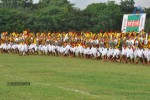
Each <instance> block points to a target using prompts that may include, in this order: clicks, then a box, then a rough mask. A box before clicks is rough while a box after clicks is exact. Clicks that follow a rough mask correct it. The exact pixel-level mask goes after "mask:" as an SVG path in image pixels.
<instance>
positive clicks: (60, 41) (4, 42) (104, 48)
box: [0, 31, 150, 65]
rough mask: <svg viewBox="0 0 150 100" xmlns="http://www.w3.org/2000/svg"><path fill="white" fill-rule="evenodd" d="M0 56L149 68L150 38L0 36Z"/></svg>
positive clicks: (115, 35) (142, 35) (71, 34)
mask: <svg viewBox="0 0 150 100" xmlns="http://www.w3.org/2000/svg"><path fill="white" fill-rule="evenodd" d="M0 52H1V53H16V54H19V55H33V54H40V55H53V56H68V57H80V58H87V59H97V60H103V61H111V62H124V63H134V64H138V63H142V64H147V65H148V64H150V35H149V34H148V33H145V32H140V33H137V32H128V33H118V32H105V33H101V32H100V33H98V34H95V33H91V32H85V33H84V32H82V33H75V32H68V33H65V32H63V33H50V32H49V33H37V34H34V33H29V32H27V31H24V32H23V33H15V32H13V33H9V34H8V33H7V32H3V33H2V34H1V41H0Z"/></svg>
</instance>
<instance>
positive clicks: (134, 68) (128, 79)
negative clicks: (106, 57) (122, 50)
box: [0, 54, 150, 100]
mask: <svg viewBox="0 0 150 100" xmlns="http://www.w3.org/2000/svg"><path fill="white" fill-rule="evenodd" d="M7 82H30V83H31V84H30V86H8V85H7ZM0 100H150V66H143V65H132V64H123V63H110V62H102V61H96V60H87V59H80V58H68V57H52V56H18V55H15V54H14V55H12V54H0Z"/></svg>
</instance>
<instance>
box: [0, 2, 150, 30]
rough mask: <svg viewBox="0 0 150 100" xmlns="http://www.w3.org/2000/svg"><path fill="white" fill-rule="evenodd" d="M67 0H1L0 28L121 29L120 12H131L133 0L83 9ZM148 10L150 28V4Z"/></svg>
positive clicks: (147, 25) (94, 5)
mask: <svg viewBox="0 0 150 100" xmlns="http://www.w3.org/2000/svg"><path fill="white" fill-rule="evenodd" d="M73 6H74V4H71V3H70V2H69V1H67V0H40V2H39V3H37V4H34V3H33V1H32V0H0V32H3V31H9V32H13V31H17V32H21V31H23V30H25V29H27V30H30V31H33V32H40V31H60V32H62V31H66V32H67V31H93V32H99V31H100V30H103V31H111V30H112V31H115V30H116V31H120V30H121V24H122V18H123V14H125V13H132V11H133V10H134V8H135V7H134V0H121V3H120V4H116V3H115V2H114V1H108V2H107V3H93V4H91V5H89V6H88V7H87V8H86V9H84V10H80V9H78V8H74V7H73ZM145 13H147V20H146V25H145V26H146V28H145V30H146V31H149V30H150V24H149V23H150V8H145Z"/></svg>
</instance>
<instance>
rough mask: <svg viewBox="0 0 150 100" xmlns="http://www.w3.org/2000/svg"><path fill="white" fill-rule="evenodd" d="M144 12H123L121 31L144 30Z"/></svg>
mask: <svg viewBox="0 0 150 100" xmlns="http://www.w3.org/2000/svg"><path fill="white" fill-rule="evenodd" d="M145 19H146V14H145V13H143V14H125V15H124V16H123V21H122V29H121V30H122V32H123V33H125V32H129V31H130V32H132V31H136V32H140V31H142V30H144V26H145Z"/></svg>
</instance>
